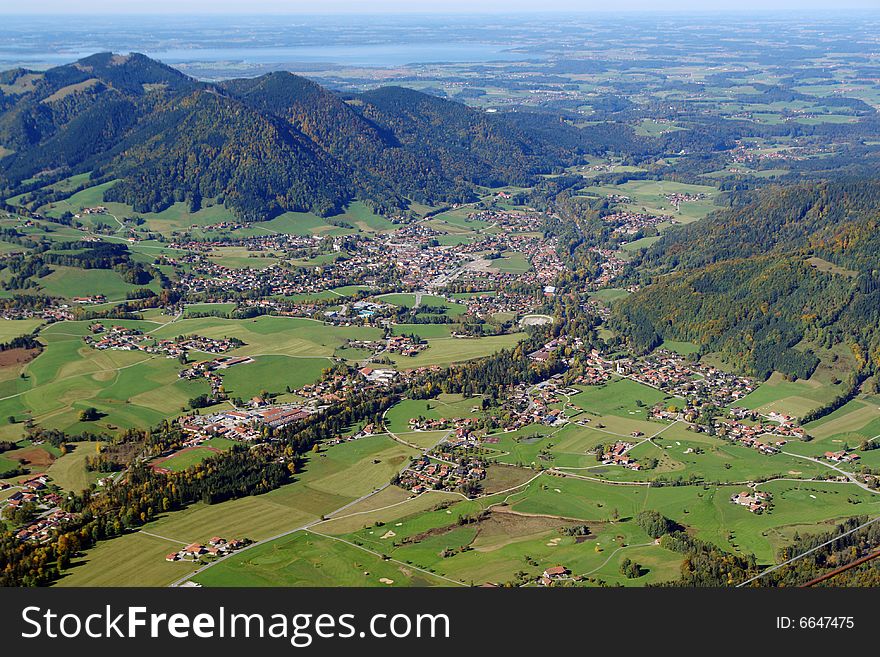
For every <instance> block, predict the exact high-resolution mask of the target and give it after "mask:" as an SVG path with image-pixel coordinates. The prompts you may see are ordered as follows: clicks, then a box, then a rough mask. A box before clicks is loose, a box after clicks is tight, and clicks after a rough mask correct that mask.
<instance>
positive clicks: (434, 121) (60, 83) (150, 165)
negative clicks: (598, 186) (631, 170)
mask: <svg viewBox="0 0 880 657" xmlns="http://www.w3.org/2000/svg"><path fill="white" fill-rule="evenodd" d="M529 122H530V118H529V117H525V116H524V114H523V113H519V115H517V116H516V117H515V119H509V118H507V117H506V116H505V114H504V113H499V114H495V115H490V114H486V113H484V112H481V111H479V110H474V109H471V108H468V107H466V106H465V105H461V104H459V103H456V102H452V101H448V100H443V99H440V98H437V97H434V96H430V95H427V94H423V93H420V92H417V91H412V90H408V89H402V88H395V87H390V88H384V89H378V90H375V91H371V92H367V93H364V94H359V95H352V96H348V97H342V96H340V95H337V94H335V93H332V92H330V91H328V90H326V89H324V88H322V87H321V86H319V85H317V84H316V83H314V82H311V81H309V80H307V79H305V78H301V77H298V76H295V75H292V74H289V73H270V74H267V75H264V76H261V77H259V78H254V79H247V80H232V81H228V82H224V83H222V84H217V85H213V84H208V83H203V82H199V81H197V80H194V79H192V78H189V77H187V76H186V75H183V74H182V73H180V72H178V71H175V70H174V69H171V68H170V67H167V66H165V65H163V64H161V63H159V62H155V61H153V60H151V59H149V58H147V57H145V56H143V55H138V54H131V55H126V56H120V55H114V54H112V53H101V54H97V55H93V56H91V57H87V58H85V59H83V60H80V61H78V62H76V63H73V64H68V65H65V66H60V67H57V68H53V69H50V70H48V71H46V72H45V73H35V72H30V71H25V70H22V69H18V70H15V71H8V72H6V73H4V74H3V76H2V79H0V145H2V146H3V148H5V149H6V150H7V151H12V152H11V153H9V154H7V155H6V157H3V158H2V159H0V190H2V191H3V192H4V193H5V195H7V196H8V195H11V194H13V193H21V192H27V191H31V190H32V189H34V188H36V186H43V185H45V184H47V183H51V182H53V181H54V180H59V179H61V178H62V177H65V176H70V175H72V174H76V173H84V172H89V171H90V172H92V177H93V179H95V180H100V181H109V180H116V181H118V182H117V183H116V184H115V185H114V186H113V187H111V188H110V190H109V191H108V193H107V199H108V200H115V201H122V202H126V203H129V204H131V205H132V206H133V207H134V208H135V210H136V211H139V212H145V211H159V210H162V209H164V208H166V207H168V206H169V205H170V204H171V203H173V202H176V201H181V200H188V201H190V202H191V203H192V204H193V205H196V206H197V205H198V204H199V203H200V200H201V198H207V197H221V198H223V200H224V201H225V202H226V204H227V205H228V206H229V207H230V208H231V209H233V210H234V211H235V212H236V213H237V214H238V215H239V216H240V217H242V218H244V219H247V220H259V219H265V218H268V217H271V216H273V215H275V214H278V213H280V212H284V211H288V210H304V211H314V212H316V213H319V214H323V215H328V214H333V213H335V212H338V211H339V210H340V209H341V208H342V207H344V205H345V204H346V203H348V202H350V201H353V200H356V199H361V200H365V201H368V202H370V203H371V204H373V205H374V206H376V207H379V208H380V209H387V210H397V209H403V208H405V207H406V204H407V200H406V199H410V200H415V201H418V202H422V203H433V204H441V203H449V202H456V201H464V200H471V199H472V198H473V190H474V186H475V185H497V184H525V183H528V182H530V181H533V180H534V179H535V176H536V175H537V174H540V173H550V172H553V171H558V170H560V167H562V166H565V165H568V164H571V163H573V162H575V161H576V160H577V157H578V155H579V154H581V153H584V152H587V151H589V150H591V149H592V148H597V147H598V148H602V149H604V148H605V146H604V145H601V146H599V145H591V142H594V141H596V138H597V136H598V135H597V134H596V132H595V131H590V132H582V131H580V130H579V129H578V128H575V127H573V126H571V125H569V124H567V123H565V122H564V121H562V120H560V119H548V118H547V117H535V118H534V121H532V123H533V125H535V126H539V129H536V130H534V131H532V130H529V129H528V128H524V127H523V126H524V125H527V124H528V123H529ZM619 139H620V136H619V135H615V136H614V137H613V140H619Z"/></svg>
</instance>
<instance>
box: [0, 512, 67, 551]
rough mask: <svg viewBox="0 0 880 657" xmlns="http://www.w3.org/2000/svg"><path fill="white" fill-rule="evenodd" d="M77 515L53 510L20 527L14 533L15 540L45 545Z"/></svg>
mask: <svg viewBox="0 0 880 657" xmlns="http://www.w3.org/2000/svg"><path fill="white" fill-rule="evenodd" d="M76 519H77V515H76V514H74V513H68V512H67V511H62V510H61V509H54V510H52V511H50V512H49V513H48V514H47V515H44V516H41V517H40V518H38V519H37V520H34V521H33V522H31V523H29V524H28V525H26V526H25V527H22V528H21V529H19V530H18V531H17V532H16V533H15V538H16V539H18V540H19V541H35V542H37V543H45V542H47V541H49V540H51V539H52V538H54V537H55V534H56V533H57V530H58V529H59V528H63V527H64V525H66V524H67V523H69V522H71V521H73V520H76Z"/></svg>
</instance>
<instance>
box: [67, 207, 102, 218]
mask: <svg viewBox="0 0 880 657" xmlns="http://www.w3.org/2000/svg"><path fill="white" fill-rule="evenodd" d="M90 214H107V208H105V207H104V206H103V205H96V206H95V207H93V208H83V209H82V210H80V211H79V212H77V213H76V214H75V215H73V216H74V218H75V219H80V218H82V217H84V216H88V215H90Z"/></svg>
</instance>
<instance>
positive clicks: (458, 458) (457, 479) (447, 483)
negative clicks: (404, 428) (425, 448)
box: [397, 444, 486, 495]
mask: <svg viewBox="0 0 880 657" xmlns="http://www.w3.org/2000/svg"><path fill="white" fill-rule="evenodd" d="M464 453H466V451H462V450H459V449H457V448H454V447H452V446H451V445H449V444H444V445H440V446H438V447H437V448H436V449H435V450H434V452H432V453H431V454H430V455H423V456H421V457H419V458H417V459H415V460H414V461H413V462H412V463H410V465H409V467H408V468H406V470H404V471H403V472H402V473H401V474H400V476H399V479H398V482H397V483H398V485H399V486H401V487H402V488H406V489H408V490H409V491H411V492H412V493H414V494H416V495H418V494H420V493H424V492H425V491H428V490H447V491H451V490H455V489H456V488H458V487H459V486H461V484H462V483H464V482H466V481H480V480H482V479H485V478H486V464H485V463H484V462H483V461H481V460H479V459H477V458H474V457H471V456H462V455H461V454H464Z"/></svg>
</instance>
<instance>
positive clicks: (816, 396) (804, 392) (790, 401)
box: [738, 373, 840, 416]
mask: <svg viewBox="0 0 880 657" xmlns="http://www.w3.org/2000/svg"><path fill="white" fill-rule="evenodd" d="M839 388H840V386H834V385H829V384H824V383H822V382H820V381H817V380H815V377H814V378H812V379H810V380H808V381H802V380H798V381H785V380H784V379H783V378H782V376H781V375H780V374H778V373H774V374H773V375H772V376H771V377H770V378H769V379H768V380H767V381H766V382H765V383H762V384H761V385H760V386H758V389H757V390H755V391H754V392H752V393H751V394H749V395H747V396H746V397H743V398H742V399H741V400H739V402H738V404H739V405H740V406H742V407H743V408H749V409H754V410H757V411H760V412H763V413H769V412H771V411H777V412H780V413H787V414H790V415H794V416H800V415H803V414H804V413H806V412H807V411H810V410H812V409H814V408H816V407H818V406H821V405H822V404H824V403H825V402H826V401H827V400H828V399H832V398H833V397H834V396H835V395H836V394H837V392H836V390H837V389H839Z"/></svg>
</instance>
